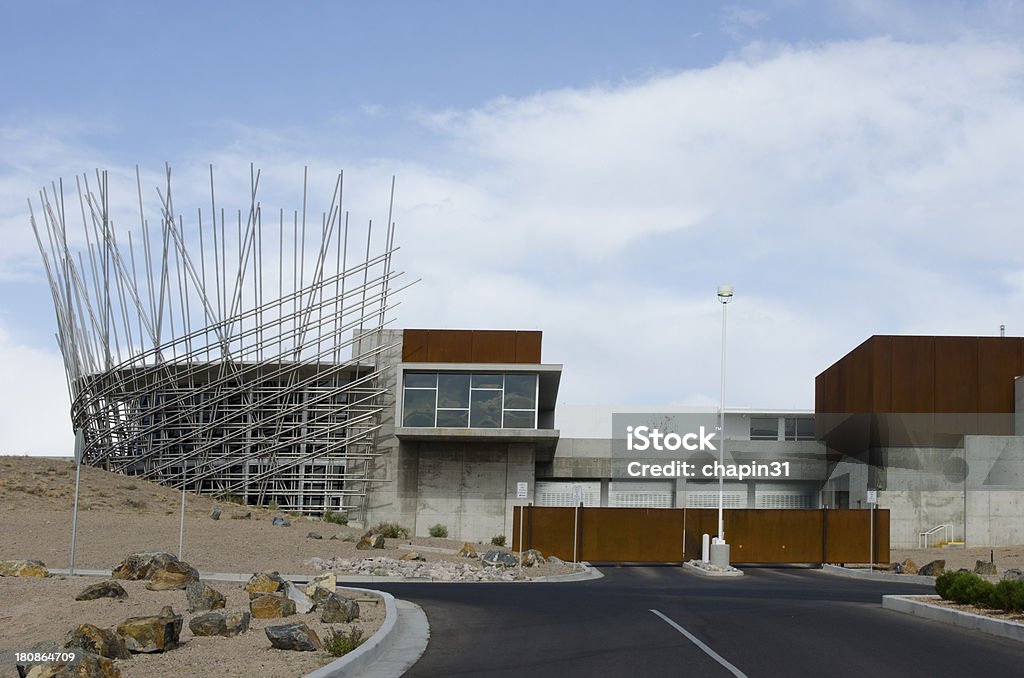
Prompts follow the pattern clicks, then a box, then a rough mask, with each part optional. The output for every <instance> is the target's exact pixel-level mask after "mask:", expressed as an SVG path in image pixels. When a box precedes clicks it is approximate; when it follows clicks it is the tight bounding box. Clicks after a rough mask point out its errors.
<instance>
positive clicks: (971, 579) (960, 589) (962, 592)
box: [935, 570, 995, 606]
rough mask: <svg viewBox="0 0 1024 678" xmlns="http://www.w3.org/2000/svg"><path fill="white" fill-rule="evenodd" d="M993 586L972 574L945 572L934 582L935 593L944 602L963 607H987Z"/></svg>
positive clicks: (993, 589)
mask: <svg viewBox="0 0 1024 678" xmlns="http://www.w3.org/2000/svg"><path fill="white" fill-rule="evenodd" d="M940 580H941V581H940ZM994 591H995V586H993V585H992V584H991V582H988V581H985V580H984V579H982V578H981V577H979V576H978V575H976V574H974V573H973V572H966V571H963V570H961V571H959V572H945V573H943V574H942V575H940V576H939V577H938V578H936V580H935V592H936V593H938V594H939V596H941V597H942V598H943V599H945V600H952V601H953V602H956V603H961V604H963V605H980V606H988V605H990V604H991V601H992V596H993V593H994Z"/></svg>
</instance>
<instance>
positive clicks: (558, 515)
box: [507, 506, 583, 561]
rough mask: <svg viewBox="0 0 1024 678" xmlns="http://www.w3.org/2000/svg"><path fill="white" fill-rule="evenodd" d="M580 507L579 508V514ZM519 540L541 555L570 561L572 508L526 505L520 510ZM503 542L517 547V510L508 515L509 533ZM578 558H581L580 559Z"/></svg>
mask: <svg viewBox="0 0 1024 678" xmlns="http://www.w3.org/2000/svg"><path fill="white" fill-rule="evenodd" d="M582 512H583V509H580V513H581V514H582ZM523 513H524V517H525V522H524V525H523V528H524V529H523V543H524V544H525V545H526V548H528V549H531V548H532V549H538V550H539V551H540V552H541V553H543V554H544V555H545V556H555V557H557V558H561V559H562V560H565V561H570V560H572V530H573V522H574V521H573V509H572V508H567V507H563V506H559V507H555V506H527V507H526V508H525V509H523ZM507 544H508V545H509V546H510V547H511V548H512V549H514V550H516V551H518V550H519V509H518V508H516V509H515V511H514V512H513V516H512V534H511V535H510V538H509V539H508V541H507ZM580 559H581V560H582V558H580Z"/></svg>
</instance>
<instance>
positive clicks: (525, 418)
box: [505, 410, 534, 428]
mask: <svg viewBox="0 0 1024 678" xmlns="http://www.w3.org/2000/svg"><path fill="white" fill-rule="evenodd" d="M533 416H534V413H533V411H532V410H531V411H529V412H522V411H519V412H516V411H512V410H505V428H534V424H533Z"/></svg>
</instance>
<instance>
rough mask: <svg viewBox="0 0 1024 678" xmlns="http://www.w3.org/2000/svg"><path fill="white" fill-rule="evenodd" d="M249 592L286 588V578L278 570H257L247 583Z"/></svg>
mask: <svg viewBox="0 0 1024 678" xmlns="http://www.w3.org/2000/svg"><path fill="white" fill-rule="evenodd" d="M245 590H246V591H248V592H249V593H274V592H276V591H283V590H284V579H282V578H281V575H280V574H278V573H277V572H257V573H256V574H254V575H253V576H251V577H249V582H248V583H247V584H246V585H245Z"/></svg>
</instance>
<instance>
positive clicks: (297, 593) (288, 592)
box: [284, 582, 316, 614]
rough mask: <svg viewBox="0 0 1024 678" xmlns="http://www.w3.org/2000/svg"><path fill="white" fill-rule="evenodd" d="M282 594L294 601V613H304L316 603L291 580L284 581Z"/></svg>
mask: <svg viewBox="0 0 1024 678" xmlns="http://www.w3.org/2000/svg"><path fill="white" fill-rule="evenodd" d="M284 595H285V596H286V597H287V598H288V600H290V601H292V602H293V603H295V613H296V614H306V613H307V612H309V611H310V610H312V609H313V608H314V607H316V603H315V602H313V599H312V598H310V597H309V596H307V595H306V592H305V590H303V589H300V588H299V587H298V586H296V585H295V584H293V583H291V582H286V583H285V586H284Z"/></svg>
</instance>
